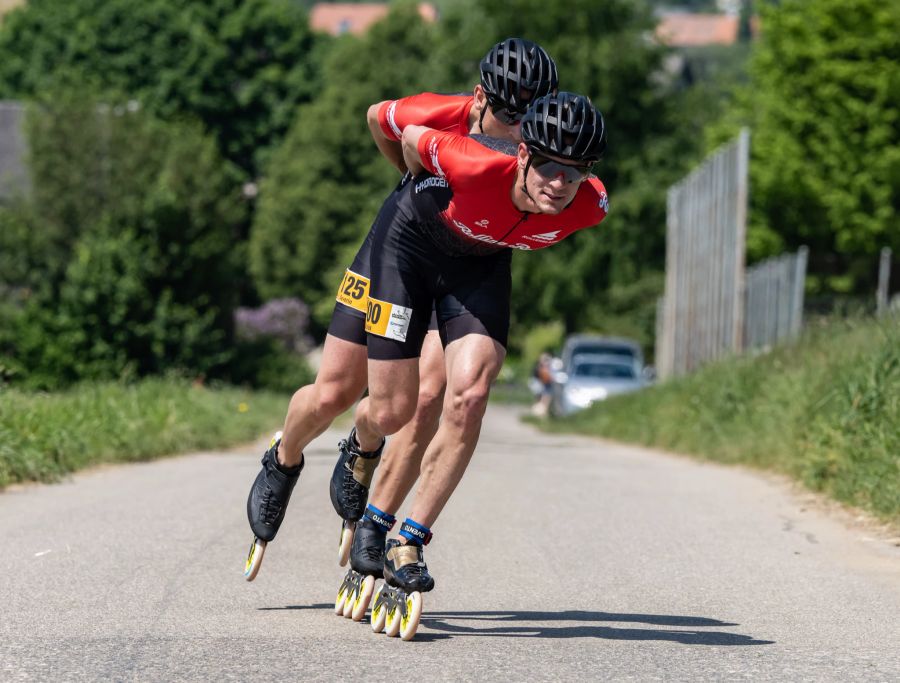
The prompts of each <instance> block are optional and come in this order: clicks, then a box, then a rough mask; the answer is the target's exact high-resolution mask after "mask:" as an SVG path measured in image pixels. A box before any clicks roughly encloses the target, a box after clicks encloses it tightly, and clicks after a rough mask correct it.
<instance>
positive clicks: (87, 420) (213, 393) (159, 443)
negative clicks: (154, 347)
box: [0, 379, 289, 488]
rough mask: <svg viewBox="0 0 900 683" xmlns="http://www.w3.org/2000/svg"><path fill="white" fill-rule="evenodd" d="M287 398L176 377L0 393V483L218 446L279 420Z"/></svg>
mask: <svg viewBox="0 0 900 683" xmlns="http://www.w3.org/2000/svg"><path fill="white" fill-rule="evenodd" d="M288 400H289V397H288V396H286V395H281V394H272V393H263V392H251V391H245V390H242V389H236V388H226V387H221V388H205V387H196V386H192V385H191V383H190V382H188V381H184V380H174V379H147V380H144V381H142V382H139V383H136V384H129V385H123V384H115V383H107V384H85V385H82V386H79V387H76V388H74V389H72V390H70V391H67V392H63V393H58V394H44V393H30V392H20V391H10V390H2V391H0V488H2V487H4V486H7V485H9V484H11V483H15V482H23V481H54V480H57V479H59V477H60V476H62V475H63V474H65V473H67V472H72V471H75V470H77V469H80V468H83V467H87V466H89V465H95V464H98V463H109V462H129V461H136V460H148V459H150V458H153V457H156V456H160V455H166V454H169V453H178V452H185V451H190V450H196V449H207V448H220V447H222V446H227V445H230V444H234V443H240V442H242V441H247V440H250V439H253V438H256V437H258V436H259V435H260V434H261V433H263V432H265V431H266V430H274V429H276V428H277V427H278V426H280V425H281V422H282V420H283V418H284V413H285V411H286V409H287V405H288Z"/></svg>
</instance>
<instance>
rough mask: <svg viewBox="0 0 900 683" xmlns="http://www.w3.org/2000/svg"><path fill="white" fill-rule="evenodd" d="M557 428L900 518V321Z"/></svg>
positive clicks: (746, 363) (827, 339)
mask: <svg viewBox="0 0 900 683" xmlns="http://www.w3.org/2000/svg"><path fill="white" fill-rule="evenodd" d="M636 415H639V416H641V418H640V419H636V418H635V416H636ZM553 429H561V430H573V429H574V430H576V431H582V432H587V433H593V434H602V435H603V436H608V437H611V438H615V439H623V440H627V441H638V442H641V443H644V444H648V445H653V446H659V447H662V448H666V449H670V450H676V451H682V452H688V453H694V454H696V455H699V456H702V457H705V458H709V459H712V460H719V461H722V462H728V463H746V464H750V465H753V466H756V467H762V468H769V469H775V470H779V471H782V472H785V473H787V474H790V475H793V476H795V477H797V478H798V479H800V480H801V481H803V482H804V483H805V484H806V485H807V486H809V487H810V488H812V489H815V490H820V491H824V492H826V493H828V494H829V495H831V496H833V497H835V498H837V499H838V500H841V501H844V502H847V503H850V504H853V505H857V506H860V507H863V508H866V509H867V510H870V511H872V512H874V513H876V514H878V515H880V516H882V517H884V518H885V519H891V520H893V521H895V522H900V319H898V318H893V319H891V318H887V319H884V320H883V321H882V322H871V321H868V322H849V323H830V324H829V323H826V324H821V325H819V326H816V327H813V328H812V329H810V330H808V331H807V333H806V334H805V336H804V338H803V339H802V340H801V341H800V342H799V343H798V344H796V345H794V346H787V347H781V348H778V349H776V350H775V351H773V352H772V353H770V354H767V355H764V356H760V357H757V358H740V359H732V360H729V361H725V362H722V363H718V364H715V365H712V366H708V367H706V368H704V369H702V370H700V371H699V372H697V373H695V374H693V375H691V376H689V377H685V378H680V379H677V380H672V381H668V382H665V383H662V384H660V385H658V386H656V387H653V388H651V389H647V390H645V391H641V392H638V393H636V394H631V395H628V396H622V397H616V398H614V399H611V400H608V401H604V402H603V403H602V404H599V405H596V406H594V407H592V408H590V409H589V410H587V411H585V412H584V413H580V414H577V415H575V416H573V417H572V418H569V419H567V420H565V421H562V422H561V423H559V424H557V425H554V426H553Z"/></svg>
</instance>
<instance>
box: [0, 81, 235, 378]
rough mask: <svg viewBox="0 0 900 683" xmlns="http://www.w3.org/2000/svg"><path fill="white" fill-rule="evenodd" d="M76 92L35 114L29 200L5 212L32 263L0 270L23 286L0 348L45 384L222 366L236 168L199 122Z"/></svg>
mask: <svg viewBox="0 0 900 683" xmlns="http://www.w3.org/2000/svg"><path fill="white" fill-rule="evenodd" d="M76 100H78V101H79V102H81V104H80V105H78V106H76V105H74V104H72V106H69V105H70V104H71V103H73V102H74V101H76ZM83 100H84V96H83V94H82V95H81V98H80V99H79V98H76V97H75V96H73V95H72V94H66V93H61V94H60V95H59V96H58V97H55V98H49V100H48V103H47V104H45V105H44V106H43V107H41V108H37V109H35V110H34V111H33V112H32V114H31V117H30V121H29V136H30V140H31V155H32V163H31V170H32V175H33V186H34V203H33V205H32V206H31V207H30V208H29V209H28V210H27V211H19V212H18V213H7V217H6V218H5V219H4V220H5V221H7V222H9V221H10V220H13V219H14V220H15V221H17V223H16V224H17V225H18V224H22V223H23V222H24V224H25V225H27V226H30V227H31V228H32V230H27V229H19V230H17V231H16V232H15V234H14V236H13V237H8V236H7V237H6V238H5V239H4V241H7V240H8V241H10V242H12V243H11V244H9V246H10V247H11V249H12V253H13V254H14V255H16V254H20V255H21V256H22V258H23V259H24V260H25V261H26V262H27V263H28V264H29V268H28V270H25V269H21V268H20V269H18V270H16V269H15V268H5V269H4V271H3V272H0V285H2V286H5V287H6V288H7V289H8V290H10V291H16V292H19V293H21V296H20V297H19V299H20V302H19V304H18V306H16V310H11V309H9V308H7V310H6V313H5V314H4V315H5V317H6V318H7V320H9V321H10V322H11V324H12V325H13V327H14V329H15V334H14V335H12V336H11V338H9V337H7V338H5V339H4V338H3V336H2V335H0V344H3V348H0V355H3V356H6V357H7V358H12V359H13V362H12V365H13V366H15V367H17V368H21V369H22V373H21V374H22V375H23V376H22V380H23V381H25V382H26V383H28V384H30V385H32V386H40V387H48V388H49V387H57V386H62V385H65V384H66V383H68V382H74V381H78V380H81V379H113V378H120V377H131V376H135V375H138V376H140V375H146V374H153V373H161V372H165V371H167V370H169V369H182V370H184V371H185V372H187V373H191V374H203V375H206V376H220V377H227V371H228V364H229V362H230V361H231V359H232V357H233V354H234V349H233V344H232V339H233V333H232V317H231V316H232V310H233V308H234V306H235V304H236V303H237V298H238V291H239V289H238V288H239V287H240V284H241V278H240V272H241V271H240V263H241V259H242V250H241V248H240V247H237V248H236V247H235V246H234V233H235V230H236V226H238V225H239V224H240V223H241V221H242V220H243V219H244V216H245V207H244V206H243V205H242V204H241V199H240V190H239V182H238V181H237V174H236V173H235V171H234V169H233V168H232V167H230V166H229V165H228V164H227V163H225V162H223V160H222V158H221V157H220V156H219V154H218V153H217V151H216V148H215V145H214V144H213V142H212V140H211V139H210V138H208V137H206V136H204V135H203V134H202V132H201V131H200V130H199V128H197V127H196V126H193V125H189V124H177V125H176V124H164V123H162V122H160V121H157V120H155V119H153V118H152V117H150V116H148V115H147V114H146V113H144V112H141V111H140V110H136V111H130V110H129V109H128V108H121V109H120V108H110V107H101V106H98V105H96V104H94V105H84V104H83ZM73 138H74V139H75V141H74V142H73ZM83 140H92V141H94V143H95V144H82V142H80V141H83ZM11 216H12V218H11ZM35 233H37V236H35ZM4 246H6V245H4ZM36 273H37V274H39V275H40V278H39V279H36V278H35V274H36Z"/></svg>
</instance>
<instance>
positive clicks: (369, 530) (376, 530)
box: [334, 505, 394, 621]
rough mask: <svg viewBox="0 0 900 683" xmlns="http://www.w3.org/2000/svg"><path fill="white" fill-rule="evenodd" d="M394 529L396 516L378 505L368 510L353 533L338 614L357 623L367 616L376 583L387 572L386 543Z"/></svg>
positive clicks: (336, 608)
mask: <svg viewBox="0 0 900 683" xmlns="http://www.w3.org/2000/svg"><path fill="white" fill-rule="evenodd" d="M393 526H394V516H393V515H389V514H387V513H386V512H382V511H381V510H379V509H378V508H376V507H375V506H374V505H369V506H367V507H366V512H365V514H364V515H363V518H362V519H361V520H359V522H358V523H357V524H356V532H355V533H354V534H353V543H352V545H351V547H350V569H348V570H347V574H346V575H345V576H344V580H343V581H342V582H341V586H340V588H338V594H337V599H336V600H335V602H334V613H335V614H338V615H343V616H345V617H350V618H351V619H353V621H360V620H361V619H362V618H363V616H365V613H366V609H368V607H369V601H370V600H371V599H372V593H374V592H375V580H376V579H380V578H382V575H383V572H384V541H385V538H386V537H387V533H388V531H390V530H391V527H393Z"/></svg>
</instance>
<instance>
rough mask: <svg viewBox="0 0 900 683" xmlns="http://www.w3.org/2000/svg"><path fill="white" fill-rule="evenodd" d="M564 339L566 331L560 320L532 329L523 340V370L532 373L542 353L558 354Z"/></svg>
mask: <svg viewBox="0 0 900 683" xmlns="http://www.w3.org/2000/svg"><path fill="white" fill-rule="evenodd" d="M564 337H565V330H564V329H563V324H562V322H561V321H559V320H557V321H554V322H552V323H545V324H543V325H537V326H536V327H534V328H532V329H531V331H529V332H528V333H527V334H526V335H525V337H524V338H523V339H522V363H521V368H522V369H523V370H525V371H526V372H529V373H530V372H531V368H532V367H533V366H534V364H535V362H536V361H537V359H538V356H540V355H541V354H542V353H544V352H545V351H546V352H547V353H558V352H559V350H560V349H561V348H562V344H563V338H564Z"/></svg>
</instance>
